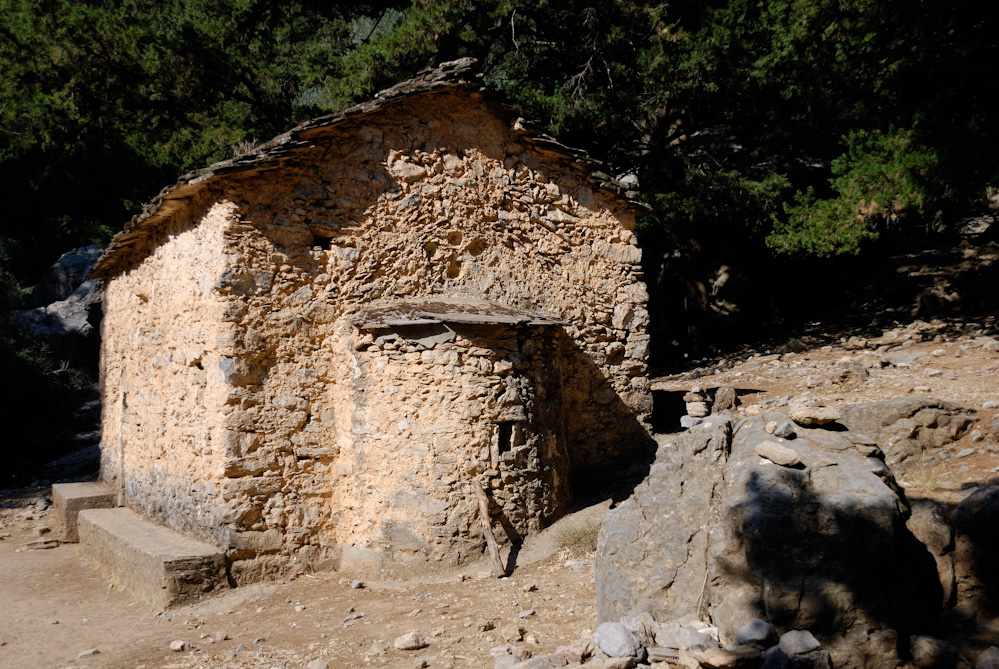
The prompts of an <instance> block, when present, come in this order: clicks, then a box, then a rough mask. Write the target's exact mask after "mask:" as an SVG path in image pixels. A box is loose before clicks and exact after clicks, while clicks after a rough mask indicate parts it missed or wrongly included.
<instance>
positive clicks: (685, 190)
mask: <svg viewBox="0 0 999 669" xmlns="http://www.w3.org/2000/svg"><path fill="white" fill-rule="evenodd" d="M980 15H981V11H980V7H979V3H976V2H973V1H972V0H953V2H949V3H937V4H934V5H930V6H926V7H921V9H920V11H919V12H914V11H912V9H911V5H910V3H908V2H905V1H904V0H885V1H879V2H874V1H873V0H707V1H706V2H705V1H700V0H698V1H696V2H695V1H694V0H677V1H676V2H671V3H668V4H663V3H659V2H652V1H651V0H621V1H620V2H613V3H596V4H594V3H591V2H582V1H580V0H564V1H561V2H555V1H554V0H536V1H530V0H482V1H480V2H472V1H471V0H368V1H367V2H359V3H346V2H332V3H330V2H323V1H320V0H292V1H291V2H281V3H278V2H276V1H275V0H219V1H212V2H208V1H207V0H165V1H164V2H150V1H149V0H120V1H117V2H93V3H80V2H76V1H75V0H0V124H2V125H0V128H2V130H0V179H2V180H3V182H4V183H5V184H8V185H9V186H10V188H9V191H10V193H11V194H12V195H11V197H9V198H8V200H7V201H6V202H5V206H6V211H7V216H6V219H7V220H8V221H11V223H8V224H7V229H6V230H5V231H4V232H5V234H7V236H8V237H10V238H11V239H13V240H15V241H17V242H18V243H20V245H21V249H22V252H21V253H19V254H17V256H16V257H14V258H13V259H12V261H11V264H10V266H9V269H10V271H12V272H13V273H14V274H15V276H17V277H18V278H19V279H21V280H22V281H23V280H27V277H29V276H33V275H34V274H37V272H38V271H39V270H40V269H41V267H43V266H44V264H45V263H47V262H49V261H51V260H52V259H53V258H54V257H55V256H56V255H58V252H59V251H61V250H63V249H64V248H66V247H68V246H72V245H78V244H82V243H85V242H87V241H90V240H91V239H93V238H95V237H97V238H102V239H106V238H107V235H108V233H109V232H110V231H112V230H114V229H117V227H118V226H119V225H120V224H121V223H122V222H124V221H125V220H126V219H127V218H129V217H130V216H131V215H132V214H133V213H135V211H136V210H137V208H138V206H139V205H140V204H141V203H142V202H145V201H147V200H148V199H150V197H152V196H153V195H154V194H155V193H156V192H157V191H158V190H159V188H161V187H162V186H163V184H164V183H167V182H169V181H170V180H172V179H173V178H174V177H175V176H176V174H177V173H179V172H183V171H186V170H189V169H192V168H195V167H199V166H203V165H205V164H206V163H209V162H211V161H214V160H218V159H220V158H225V157H228V156H229V155H232V153H233V152H234V151H237V150H240V147H241V148H243V149H245V148H246V147H248V146H252V145H253V144H254V143H255V142H258V141H263V140H266V139H267V138H269V137H271V136H273V135H275V134H277V133H278V132H281V131H283V130H286V129H287V128H288V127H289V126H291V125H292V124H294V123H296V122H298V121H300V120H302V119H304V118H307V117H310V116H315V115H318V114H320V113H325V112H328V111H331V110H338V109H342V108H343V107H345V106H347V105H350V104H353V103H356V102H358V101H359V100H361V99H363V98H367V97H369V96H370V95H371V94H372V93H374V92H375V91H376V90H377V89H379V88H381V87H384V86H387V85H391V84H392V83H394V82H396V81H398V80H399V79H402V78H405V77H408V76H412V75H413V74H415V73H416V72H417V71H418V70H419V69H421V68H423V67H426V66H430V65H433V64H435V63H437V62H441V61H444V60H451V59H454V58H458V57H462V56H474V57H476V58H478V59H479V60H480V63H481V67H482V68H483V71H484V75H485V81H486V83H487V84H488V85H489V86H491V87H493V88H496V89H498V90H500V91H501V92H502V93H503V94H505V95H506V96H507V97H508V98H510V99H511V100H513V101H514V102H515V103H516V104H518V105H519V106H521V107H522V108H523V110H524V112H525V115H526V116H528V117H531V118H535V119H538V120H540V121H541V122H542V123H543V124H544V125H546V126H547V127H548V128H549V129H550V130H551V131H552V132H554V133H556V134H557V135H558V136H559V137H560V138H561V139H563V140H564V141H566V142H567V143H569V144H574V145H578V146H585V147H589V148H592V149H593V151H594V153H595V154H596V155H598V156H600V157H602V158H605V159H607V160H608V161H609V164H610V166H611V168H612V169H613V171H614V172H615V173H629V172H633V173H638V174H639V175H640V176H641V177H642V183H643V190H644V191H645V192H646V193H647V194H648V197H649V199H650V201H653V202H657V203H659V204H660V205H661V206H660V208H659V213H658V215H657V217H656V218H655V219H654V220H656V221H658V222H659V223H660V224H662V225H668V226H670V227H671V228H674V229H675V234H677V235H679V236H689V235H690V234H696V232H697V231H698V230H720V229H724V230H726V231H727V232H728V235H729V236H730V237H732V239H733V240H735V243H736V244H739V243H743V242H741V241H739V240H740V239H743V238H745V239H750V240H754V241H753V243H756V242H757V241H759V242H760V246H761V248H762V242H761V241H760V240H762V239H763V238H764V237H765V236H766V234H767V233H768V232H770V230H769V226H770V225H772V223H771V221H776V223H774V225H776V226H777V227H776V229H775V230H774V235H772V236H771V248H772V249H774V250H775V251H779V252H784V251H787V252H795V253H820V254H836V253H842V252H855V251H856V250H857V249H858V248H860V246H859V244H860V241H861V240H862V239H864V238H865V236H869V234H868V233H869V231H865V229H864V226H862V225H857V224H856V220H855V219H851V218H850V214H849V212H851V211H852V207H853V206H854V205H853V204H851V203H849V202H848V201H847V200H849V198H851V197H853V195H854V193H853V191H851V190H850V189H851V188H852V189H853V190H858V189H859V191H863V192H868V191H870V192H876V191H879V189H881V188H882V186H881V185H878V180H879V179H880V180H882V181H883V178H882V176H879V175H878V174H877V173H876V171H872V170H871V169H867V168H861V167H860V163H858V164H856V165H853V166H852V167H850V168H849V170H848V172H849V173H850V174H851V175H852V176H851V178H852V179H854V180H855V181H857V182H858V184H859V185H854V186H851V187H850V188H847V187H846V185H845V184H844V183H841V182H840V181H838V180H839V179H840V178H846V174H847V173H846V172H843V173H841V174H839V175H838V176H837V175H830V174H829V173H828V172H826V171H825V169H824V168H821V167H817V166H820V165H829V164H831V162H832V161H833V159H835V158H836V156H837V155H839V154H841V153H843V151H844V147H843V144H842V140H841V138H842V137H854V136H855V134H856V133H861V134H863V133H868V134H869V135H870V136H871V137H874V136H876V135H877V130H878V129H879V128H880V129H883V128H891V127H895V128H919V130H920V136H921V138H922V140H921V141H922V142H923V146H922V147H917V146H915V145H914V144H909V145H907V146H900V147H899V148H898V151H902V152H905V151H912V152H914V153H915V154H920V153H921V152H923V151H926V152H928V153H927V155H929V153H933V154H935V155H936V156H937V160H936V161H935V162H932V163H923V162H920V161H921V160H922V159H921V158H920V157H919V155H915V156H914V158H913V160H914V161H915V163H918V164H914V166H913V167H912V173H913V174H916V173H919V174H921V175H922V176H920V179H922V181H920V182H919V183H920V185H919V188H920V189H922V187H923V184H924V183H929V181H935V182H937V183H940V184H943V185H946V187H947V192H948V193H957V194H962V193H963V194H964V196H965V197H968V196H969V195H970V194H972V193H974V192H975V191H976V189H980V187H981V185H982V184H984V183H986V182H988V181H989V180H994V179H995V177H996V170H995V168H994V166H993V165H994V160H992V157H993V156H994V155H995V154H996V152H997V150H999V126H997V124H999V115H996V114H995V113H994V108H995V104H994V103H995V100H994V93H993V92H992V90H991V88H990V87H988V86H983V85H981V82H980V81H979V78H978V76H979V75H978V74H977V73H979V72H982V71H992V70H993V69H995V66H996V65H999V63H997V62H996V61H997V60H999V48H997V38H996V34H995V31H993V30H990V29H989V27H988V26H987V24H986V23H987V22H984V21H982V20H981V19H980ZM887 134H892V133H887ZM895 134H897V133H895ZM713 136H726V137H728V138H729V141H726V142H705V141H704V138H705V137H713ZM856 136H857V137H859V136H860V135H856ZM850 141H854V140H849V141H848V142H847V144H848V146H847V147H846V149H845V150H846V151H847V157H846V158H844V160H848V161H854V160H855V158H851V157H849V155H850V154H849V152H850V151H851V150H854V149H851V148H850V146H849V143H850ZM864 141H866V140H864ZM856 142H857V145H856V149H855V150H857V151H861V152H866V153H865V155H868V156H869V157H870V156H875V155H877V154H878V149H876V147H873V148H872V147H868V148H866V149H865V148H864V147H863V146H861V144H863V141H861V140H860V139H857V140H856ZM898 151H896V153H895V158H893V159H892V160H894V161H895V162H898V161H901V163H899V164H902V163H905V161H906V158H905V157H904V156H902V155H901V154H900V153H898ZM865 160H866V159H865ZM862 162H863V161H862ZM868 163H869V164H872V165H873V163H870V161H869V160H868ZM907 169H908V168H907ZM830 176H833V177H834V178H835V179H836V183H835V184H833V192H832V193H826V192H825V186H824V183H825V181H826V180H827V179H829V177H830ZM871 180H873V181H871ZM927 180H928V181H927ZM809 187H811V188H812V189H813V190H812V191H809ZM903 190H904V189H903ZM859 191H858V192H859ZM798 192H800V193H801V194H800V196H795V193H798ZM810 193H811V194H810ZM903 196H904V192H901V191H900V192H899V193H897V194H895V195H893V196H892V197H894V198H896V199H897V198H899V197H903ZM867 197H871V196H870V195H868V196H867ZM842 198H846V199H842ZM785 205H787V208H786V209H785ZM908 208H909V210H910V211H911V212H913V213H916V212H918V211H919V207H918V206H909V207H908ZM805 221H811V223H805ZM806 229H811V230H812V232H814V233H815V235H817V236H815V239H816V240H817V239H818V237H824V238H825V239H826V242H824V243H819V242H818V241H815V242H814V243H813V242H809V243H805V242H804V241H802V243H800V244H797V243H795V242H794V241H793V240H792V237H793V236H794V234H797V233H795V231H796V230H806ZM818 230H823V231H824V232H822V233H821V234H819V233H818V232H817V231H818ZM809 234H812V233H809ZM799 236H800V235H799ZM806 236H808V235H806ZM813 236H814V235H813ZM802 239H804V238H802Z"/></svg>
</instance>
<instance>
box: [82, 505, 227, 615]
mask: <svg viewBox="0 0 999 669" xmlns="http://www.w3.org/2000/svg"><path fill="white" fill-rule="evenodd" d="M79 534H80V555H81V557H82V558H83V559H84V560H85V561H87V562H88V563H90V564H91V565H93V566H94V567H96V568H97V569H98V570H99V571H101V572H102V573H103V574H104V575H105V576H106V577H107V578H108V579H109V580H110V581H111V582H112V584H114V585H115V586H116V587H119V588H122V589H123V590H125V591H126V592H128V593H130V594H131V595H133V596H135V597H138V598H140V599H142V600H144V601H146V602H148V603H150V604H152V605H153V606H156V607H159V608H163V609H165V608H168V607H170V606H176V605H178V604H186V603H189V602H192V601H194V600H196V599H198V598H200V597H203V596H205V595H207V594H209V593H211V592H214V591H216V590H219V589H222V588H226V587H228V581H227V579H226V569H225V554H224V552H223V551H222V550H221V549H219V548H218V547H216V546H212V545H211V544H207V543H204V542H202V541H197V540H195V539H190V538H188V537H185V536H184V535H182V534H179V533H177V532H174V531H173V530H170V529H167V528H166V527H163V526H162V525H156V524H154V523H152V522H150V521H148V520H146V519H145V518H143V517H142V516H140V515H139V514H137V513H135V512H134V511H132V510H131V509H126V508H117V509H87V510H84V511H81V512H80V514H79Z"/></svg>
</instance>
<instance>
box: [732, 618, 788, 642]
mask: <svg viewBox="0 0 999 669" xmlns="http://www.w3.org/2000/svg"><path fill="white" fill-rule="evenodd" d="M735 639H736V641H738V642H739V643H740V644H742V645H744V646H753V647H755V648H770V647H771V646H773V645H774V644H776V643H777V641H778V639H779V637H778V635H777V630H775V629H774V626H773V625H771V624H770V623H768V622H767V621H766V620H762V619H760V618H754V619H752V620H750V621H749V622H748V623H746V624H745V625H743V626H742V627H740V628H739V631H738V632H736V633H735Z"/></svg>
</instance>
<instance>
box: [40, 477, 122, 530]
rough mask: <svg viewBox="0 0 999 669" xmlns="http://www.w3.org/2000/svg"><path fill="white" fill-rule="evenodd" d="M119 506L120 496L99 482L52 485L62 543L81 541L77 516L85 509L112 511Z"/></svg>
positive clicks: (55, 513) (53, 504)
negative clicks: (111, 509)
mask: <svg viewBox="0 0 999 669" xmlns="http://www.w3.org/2000/svg"><path fill="white" fill-rule="evenodd" d="M117 505H118V496H117V495H116V494H115V493H114V492H112V491H110V490H108V489H107V488H106V487H105V486H104V485H103V484H102V483H100V482H98V481H89V482H85V483H55V484H53V485H52V515H53V516H54V517H55V519H56V522H57V523H58V524H59V527H60V528H61V529H62V541H63V542H66V543H75V542H77V541H79V540H80V536H79V533H78V532H77V516H78V515H79V513H80V511H83V510H84V509H110V508H112V507H115V506H117Z"/></svg>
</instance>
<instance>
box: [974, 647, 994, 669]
mask: <svg viewBox="0 0 999 669" xmlns="http://www.w3.org/2000/svg"><path fill="white" fill-rule="evenodd" d="M975 669H999V648H996V647H995V646H989V647H988V648H986V649H985V650H984V651H982V654H981V655H979V656H978V661H977V662H975Z"/></svg>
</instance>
